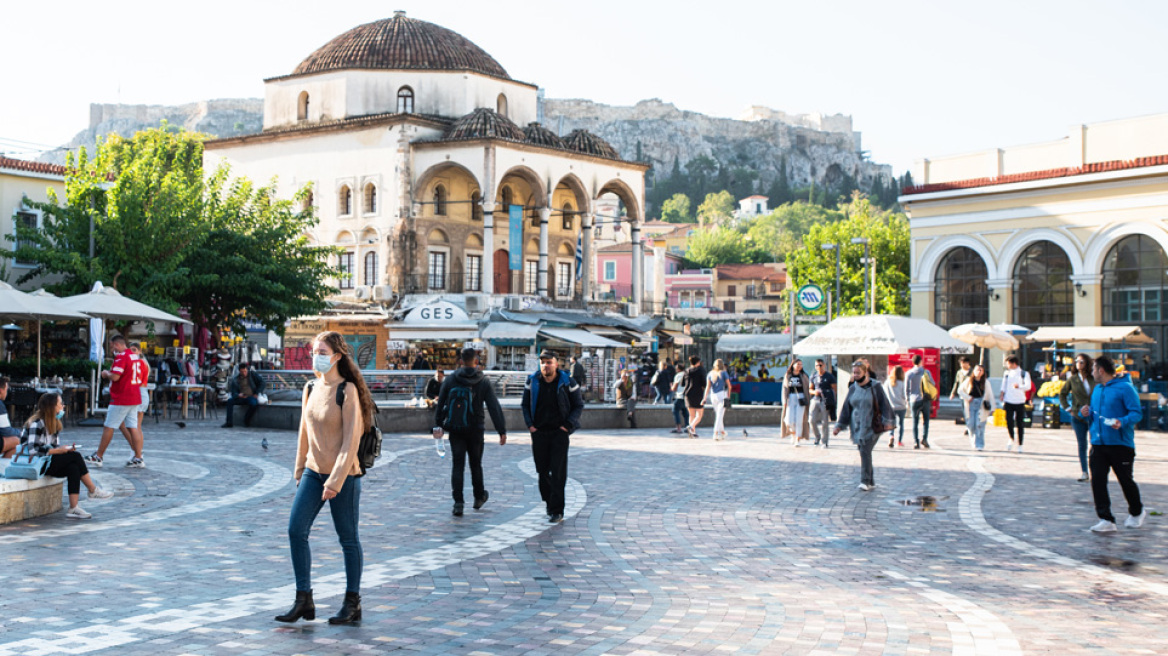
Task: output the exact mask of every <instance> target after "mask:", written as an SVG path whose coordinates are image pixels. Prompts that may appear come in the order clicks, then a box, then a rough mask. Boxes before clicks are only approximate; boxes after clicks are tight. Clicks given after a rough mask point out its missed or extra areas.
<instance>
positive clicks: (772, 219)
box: [746, 201, 844, 261]
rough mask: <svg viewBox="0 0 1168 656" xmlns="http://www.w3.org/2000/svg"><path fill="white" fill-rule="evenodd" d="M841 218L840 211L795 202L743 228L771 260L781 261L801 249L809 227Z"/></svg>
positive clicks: (777, 208) (780, 207)
mask: <svg viewBox="0 0 1168 656" xmlns="http://www.w3.org/2000/svg"><path fill="white" fill-rule="evenodd" d="M843 217H844V215H843V213H842V212H839V211H836V210H829V209H827V208H825V207H822V206H820V205H811V204H808V203H805V202H803V201H797V202H794V203H788V204H786V205H782V206H779V207H776V208H775V209H774V211H772V212H771V213H770V214H767V215H766V216H760V217H758V218H756V219H754V220H752V221H751V222H750V223H749V224H748V225H747V226H746V234H748V235H750V238H751V240H752V241H753V242H754V243H755V244H756V245H757V246H758V247H760V248H761V249H763V250H765V251H766V252H767V254H768V255H770V256H771V258H772V259H773V260H774V261H782V260H785V259H787V256H789V255H790V254H791V253H792V252H794V251H796V250H798V249H800V248H803V239H804V237H805V236H806V235H807V233H808V231H810V230H811V227H812V226H814V225H817V224H820V223H830V222H834V221H839V220H840V219H842V218H843Z"/></svg>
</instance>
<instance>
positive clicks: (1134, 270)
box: [1101, 235, 1168, 379]
mask: <svg viewBox="0 0 1168 656" xmlns="http://www.w3.org/2000/svg"><path fill="white" fill-rule="evenodd" d="M1101 273H1102V274H1103V285H1102V293H1103V323H1104V324H1105V325H1112V326H1139V327H1140V328H1142V329H1143V331H1144V333H1145V334H1147V335H1148V336H1150V337H1151V338H1152V339H1154V340H1156V343H1155V344H1152V345H1149V348H1150V349H1151V350H1149V351H1136V352H1134V353H1133V356H1134V357H1133V359H1134V360H1135V364H1134V366H1135V368H1136V369H1139V370H1140V371H1141V372H1142V373H1143V375H1144V377H1145V379H1151V378H1157V377H1158V378H1163V377H1165V375H1168V366H1165V363H1166V362H1168V357H1166V349H1168V345H1166V344H1165V340H1166V337H1168V257H1166V256H1165V255H1164V249H1163V248H1161V247H1160V244H1159V243H1157V242H1156V240H1155V239H1152V238H1151V237H1149V236H1147V235H1132V236H1130V237H1124V238H1123V239H1121V240H1119V242H1117V243H1116V244H1115V246H1112V247H1111V250H1110V251H1108V252H1107V257H1105V258H1104V259H1103V270H1102V272H1101ZM1145 355H1147V356H1148V361H1147V362H1146V363H1145V362H1144V358H1143V356H1145Z"/></svg>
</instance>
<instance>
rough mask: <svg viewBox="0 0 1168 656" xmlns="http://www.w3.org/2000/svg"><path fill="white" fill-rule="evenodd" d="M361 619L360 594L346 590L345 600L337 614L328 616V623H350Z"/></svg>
mask: <svg viewBox="0 0 1168 656" xmlns="http://www.w3.org/2000/svg"><path fill="white" fill-rule="evenodd" d="M360 621H361V594H360V593H357V592H346V593H345V601H344V602H343V603H342V604H341V609H340V610H339V611H337V614H336V615H334V616H332V617H330V618H329V624H352V623H353V622H360Z"/></svg>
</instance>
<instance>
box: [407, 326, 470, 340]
mask: <svg viewBox="0 0 1168 656" xmlns="http://www.w3.org/2000/svg"><path fill="white" fill-rule="evenodd" d="M478 337H479V326H478V324H474V323H472V324H468V325H465V326H460V325H455V326H451V325H450V324H446V325H444V326H418V325H413V326H410V327H409V328H396V327H394V324H390V328H389V338H390V339H402V340H407V341H415V342H425V341H429V342H456V341H463V342H473V341H475V340H476V339H478Z"/></svg>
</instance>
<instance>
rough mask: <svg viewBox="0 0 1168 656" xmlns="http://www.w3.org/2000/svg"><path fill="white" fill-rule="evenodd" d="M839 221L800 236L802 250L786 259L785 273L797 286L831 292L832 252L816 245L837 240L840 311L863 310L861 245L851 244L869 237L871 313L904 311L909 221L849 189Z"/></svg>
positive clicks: (906, 303)
mask: <svg viewBox="0 0 1168 656" xmlns="http://www.w3.org/2000/svg"><path fill="white" fill-rule="evenodd" d="M841 210H842V212H843V213H844V215H845V216H846V218H845V219H843V220H841V221H835V222H828V223H819V224H816V225H813V226H812V227H811V229H810V231H809V232H808V234H807V236H806V237H805V238H804V240H803V242H804V245H803V247H802V249H800V250H797V251H795V252H793V253H791V255H790V256H789V257H788V258H787V275H788V276H789V278H790V280H792V281H793V282H792V285H793V286H795V287H799V286H802V285H805V284H808V283H815V284H817V285H819V286H821V287H823V289H824V290H825V291H831V292H833V293H834V291H835V253H834V252H832V251H825V250H823V249H822V248H821V246H822V245H823V244H839V245H840V248H841V251H840V285H841V291H840V294H841V296H842V297H843V298H842V303H840V304H839V306H838V307H839V308H840V312H841V313H842V314H865V313H866V312H867V309H866V308H864V266H863V265H862V264H861V263H860V260H861V259H863V257H864V245H863V244H853V243H852V239H853V238H855V237H866V238H868V240H869V247H870V249H871V255H872V259H873V260H875V262H876V311H877V312H878V313H882V314H896V315H907V314H908V312H909V298H908V294H907V290H908V282H909V228H908V219H907V218H906V217H905V216H904V214H901V213H899V212H893V211H890V210H880V209H879V208H877V207H875V206H873V205H872V203H871V202H870V201H869V200H868V199H867V198H866V197H864V196H863V195H862V194H859V193H858V192H857V193H854V194H853V195H852V200H851V202H850V203H848V204H847V205H845V206H844V207H842V208H841Z"/></svg>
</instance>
